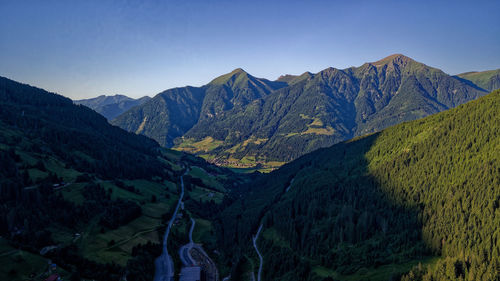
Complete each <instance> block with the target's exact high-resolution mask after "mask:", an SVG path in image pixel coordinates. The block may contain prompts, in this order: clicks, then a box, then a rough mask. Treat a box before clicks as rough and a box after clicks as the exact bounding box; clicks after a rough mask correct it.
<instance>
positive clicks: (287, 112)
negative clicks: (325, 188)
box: [112, 55, 486, 167]
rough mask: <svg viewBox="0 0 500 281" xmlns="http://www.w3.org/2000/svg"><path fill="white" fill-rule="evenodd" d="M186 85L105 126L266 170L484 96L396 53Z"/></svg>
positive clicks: (224, 162) (226, 162)
mask: <svg viewBox="0 0 500 281" xmlns="http://www.w3.org/2000/svg"><path fill="white" fill-rule="evenodd" d="M186 89H188V88H180V89H175V91H173V90H168V91H166V92H164V93H162V94H159V95H158V96H156V97H155V98H154V99H153V100H151V101H149V102H148V103H146V104H144V105H142V106H139V107H137V108H134V109H133V110H131V111H129V112H126V113H124V114H123V115H122V116H119V117H118V118H117V119H115V120H113V121H112V123H113V124H116V125H118V126H120V127H122V128H124V129H126V130H128V131H131V132H136V133H141V134H145V135H147V136H150V137H152V138H153V139H155V140H157V141H159V142H160V144H162V145H166V146H174V148H175V149H178V150H183V151H187V152H190V153H195V154H196V155H199V156H202V157H203V158H205V159H207V160H209V161H211V162H214V163H216V164H220V165H225V166H243V167H246V166H248V167H250V166H255V165H257V164H260V165H264V166H266V165H268V166H274V167H275V166H279V165H281V164H283V163H284V162H286V161H290V160H293V159H296V158H297V157H299V156H301V155H303V154H305V153H307V152H311V151H314V150H316V149H318V148H320V147H326V146H330V145H332V144H334V143H338V142H340V141H343V140H346V139H350V138H352V137H354V136H359V135H363V134H366V133H370V132H375V131H379V130H381V129H383V128H386V127H388V126H391V125H394V124H398V123H401V122H404V121H409V120H414V119H418V118H421V117H424V116H427V115H430V114H434V113H437V112H440V111H443V110H446V109H449V108H452V107H455V106H457V105H459V104H462V103H464V102H467V101H469V100H472V99H475V98H477V97H479V96H482V95H484V94H486V91H485V90H483V89H481V88H479V87H477V86H476V85H474V84H473V83H471V82H469V81H465V80H463V79H461V78H458V77H452V76H449V75H447V74H446V73H444V72H442V71H441V70H439V69H436V68H432V67H429V66H426V65H424V64H422V63H419V62H416V61H414V60H412V59H410V58H408V57H405V56H403V55H393V56H389V57H387V58H385V59H383V60H380V61H377V62H372V63H366V64H364V65H362V66H360V67H351V68H348V69H343V70H340V69H335V68H327V69H325V70H323V71H321V72H319V73H316V74H312V73H309V72H306V73H304V74H302V75H300V76H293V75H287V76H282V77H280V78H279V79H278V80H277V81H274V82H272V81H268V80H265V79H259V78H255V77H253V76H251V75H249V74H248V73H246V72H244V71H243V70H241V69H237V70H235V71H233V72H231V73H229V74H226V75H223V76H221V77H219V78H217V79H215V80H213V81H212V82H211V83H209V84H208V85H206V86H203V87H200V88H193V89H192V91H195V90H196V91H197V92H196V93H197V95H189V97H185V94H183V91H185V90H186ZM164 99H167V100H166V101H164ZM175 110H177V111H175ZM181 116H182V118H180V117H181Z"/></svg>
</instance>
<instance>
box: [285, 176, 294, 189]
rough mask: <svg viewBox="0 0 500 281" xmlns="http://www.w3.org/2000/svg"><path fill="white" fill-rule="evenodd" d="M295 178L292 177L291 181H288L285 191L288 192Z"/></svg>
mask: <svg viewBox="0 0 500 281" xmlns="http://www.w3.org/2000/svg"><path fill="white" fill-rule="evenodd" d="M294 180H295V178H293V179H292V180H291V181H290V184H289V185H288V187H287V188H286V190H285V192H288V190H290V188H292V183H293V181H294Z"/></svg>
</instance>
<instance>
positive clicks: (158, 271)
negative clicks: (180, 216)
mask: <svg viewBox="0 0 500 281" xmlns="http://www.w3.org/2000/svg"><path fill="white" fill-rule="evenodd" d="M187 173H188V171H186V172H185V173H184V175H186V174H187ZM184 175H182V176H181V194H180V196H179V201H178V202H177V206H176V207H175V211H174V214H173V215H172V218H171V219H170V221H169V222H168V226H167V230H166V231H165V235H164V236H163V252H162V254H161V256H159V257H158V258H157V259H156V260H155V278H154V281H172V280H174V262H173V261H172V257H170V255H169V254H168V250H167V241H168V234H169V233H170V228H172V225H173V224H174V221H175V217H176V216H177V211H179V207H180V206H181V203H182V198H183V197H184Z"/></svg>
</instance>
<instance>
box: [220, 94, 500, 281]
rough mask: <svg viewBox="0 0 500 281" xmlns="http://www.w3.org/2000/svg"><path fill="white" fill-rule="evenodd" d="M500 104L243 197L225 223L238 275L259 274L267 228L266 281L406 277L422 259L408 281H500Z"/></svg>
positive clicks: (414, 126) (349, 145) (458, 112)
mask: <svg viewBox="0 0 500 281" xmlns="http://www.w3.org/2000/svg"><path fill="white" fill-rule="evenodd" d="M499 108H500V91H495V92H493V93H491V94H489V95H487V96H485V97H482V98H480V99H478V100H477V101H471V102H469V103H466V104H464V105H461V106H458V107H457V108H455V109H451V110H448V111H445V112H442V113H439V114H435V115H432V116H429V117H426V118H423V119H420V120H416V121H412V122H405V123H402V124H399V125H396V126H393V127H390V128H387V129H385V130H383V131H381V132H379V133H375V134H371V135H368V136H364V137H361V138H357V139H353V140H350V141H347V142H343V143H339V144H336V145H334V146H332V147H329V148H323V149H319V150H318V151H315V152H313V153H310V154H307V155H305V156H303V157H300V158H299V159H297V160H295V161H292V162H290V163H288V164H286V165H284V166H283V167H282V168H280V169H278V170H277V171H274V172H272V173H270V174H268V175H265V176H263V177H262V178H261V179H260V180H258V181H257V182H253V183H252V184H251V186H248V189H247V190H246V191H244V190H243V189H242V190H240V191H241V193H239V194H234V198H237V199H236V201H235V202H234V203H233V204H232V205H231V206H230V207H229V208H227V209H226V210H225V211H224V212H223V214H222V215H221V217H220V220H221V221H220V224H219V226H218V237H219V242H220V243H221V245H223V249H224V252H225V253H226V254H227V255H228V260H231V261H233V276H235V277H236V278H241V279H245V278H246V277H248V275H247V273H248V272H249V271H252V270H253V271H255V270H257V269H256V264H257V261H258V259H257V258H256V254H255V252H254V249H253V248H252V245H251V236H252V235H254V234H255V232H256V231H257V228H258V227H259V225H261V224H262V225H263V230H262V234H261V236H260V237H261V238H259V242H258V244H259V247H260V251H261V252H263V255H264V261H265V262H264V271H263V280H332V279H333V280H389V279H390V278H391V279H390V280H399V279H400V278H401V276H402V274H404V272H407V271H409V270H410V269H411V268H412V266H413V265H416V264H417V263H419V262H420V263H422V265H419V266H416V267H415V268H414V269H412V271H411V272H410V273H409V274H406V275H404V276H403V280H499V278H500V271H499V268H500V237H499V236H500V230H499V225H500V168H499V167H500V133H499V132H500V110H499ZM235 245H238V246H239V247H240V249H241V252H238V251H235V250H234V248H235ZM433 256H434V257H436V256H439V257H440V259H439V260H437V261H436V259H435V258H431V257H433ZM252 264H253V266H252Z"/></svg>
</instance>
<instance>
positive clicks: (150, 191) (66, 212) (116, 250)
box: [0, 78, 239, 280]
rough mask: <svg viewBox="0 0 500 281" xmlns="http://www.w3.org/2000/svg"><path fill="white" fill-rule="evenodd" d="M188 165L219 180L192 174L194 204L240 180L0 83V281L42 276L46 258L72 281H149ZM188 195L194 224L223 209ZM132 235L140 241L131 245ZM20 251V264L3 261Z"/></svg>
mask: <svg viewBox="0 0 500 281" xmlns="http://www.w3.org/2000/svg"><path fill="white" fill-rule="evenodd" d="M189 167H197V169H198V170H201V169H203V171H205V173H207V174H210V175H221V177H217V178H216V177H215V176H212V178H213V179H212V180H211V181H210V183H206V182H203V181H202V180H201V179H200V178H198V177H197V176H194V175H193V176H190V177H189V178H188V179H187V182H188V183H189V184H190V188H191V189H193V190H194V189H196V190H195V191H193V193H195V194H197V195H198V196H200V195H199V194H200V193H201V188H203V190H215V189H216V188H214V187H213V185H216V186H217V187H218V188H219V189H221V190H225V189H224V186H226V185H227V186H228V187H232V186H233V184H235V183H237V182H238V179H239V178H238V177H236V176H235V177H234V178H233V177H232V175H233V174H232V173H231V172H230V171H229V170H226V169H222V168H218V167H216V166H213V165H210V164H208V163H207V162H206V161H205V160H203V159H201V158H196V157H193V156H190V155H186V154H183V153H179V152H172V151H170V150H167V149H164V148H161V147H160V146H159V145H158V143H156V142H155V141H154V140H151V139H149V138H147V137H144V136H140V135H136V134H133V133H128V132H126V131H124V130H122V129H120V128H118V127H115V126H112V125H110V124H109V123H108V122H107V120H106V119H105V118H104V117H102V116H101V115H99V114H97V113H96V112H94V111H93V110H91V109H89V108H87V107H85V106H81V105H74V104H73V102H72V101H71V100H69V99H67V98H64V97H62V96H59V95H56V94H53V93H49V92H46V91H44V90H42V89H38V88H35V87H31V86H28V85H24V84H20V83H17V82H14V81H12V80H8V79H6V78H0V194H1V196H0V247H1V251H2V253H3V254H6V255H3V256H1V257H0V258H2V259H3V260H2V262H5V270H6V271H4V269H2V270H0V276H1V277H0V278H3V277H6V278H7V277H8V278H9V279H11V280H24V279H22V278H21V276H28V275H30V274H35V275H39V274H42V276H43V274H45V273H40V271H41V270H43V269H45V267H46V266H44V265H43V264H47V262H46V259H50V260H52V261H53V262H55V263H56V264H57V265H59V266H60V268H61V271H60V272H63V273H66V275H65V277H66V278H71V280H80V278H85V279H94V280H119V279H120V278H122V277H124V276H128V278H129V280H150V279H151V278H152V276H153V274H154V259H155V258H156V257H157V256H158V255H159V252H161V246H160V244H159V238H158V237H161V235H162V232H163V230H164V223H165V221H166V217H168V216H169V214H170V212H171V206H172V205H173V202H174V201H175V200H176V196H177V193H178V189H177V185H176V183H177V182H178V181H179V177H180V175H181V174H182V173H183V172H184V171H185V169H187V168H189ZM191 182H192V184H191ZM217 192H219V193H220V194H223V193H222V192H221V191H220V190H217ZM207 193H208V192H207ZM201 194H202V195H203V194H204V193H201ZM189 195H190V193H188V194H187V195H186V197H187V199H186V203H187V204H191V205H195V206H199V207H200V208H199V210H200V211H199V212H198V214H199V215H198V217H206V216H208V215H209V214H210V213H213V212H214V211H215V210H217V209H218V208H220V207H218V204H215V203H213V202H209V201H207V202H205V201H201V200H200V199H198V198H197V200H194V199H190V197H188V196H189ZM220 196H223V195H220ZM191 201H193V202H191ZM212 210H213V211H212ZM144 227H147V228H146V230H147V231H145V229H144ZM137 232H139V233H141V232H145V233H146V234H145V235H144V236H140V235H139V236H138V237H137V239H135V238H134V237H135V236H137ZM128 240H131V242H127V241H128ZM125 242H127V243H125ZM96 244H102V245H96ZM122 244H123V245H124V246H121V245H122ZM92 247H94V248H92ZM44 249H45V250H44ZM4 251H5V252H4ZM17 252H19V253H23V254H22V255H21V257H16V255H17V254H13V255H10V254H9V253H17ZM11 256H12V259H13V260H12V259H11V258H10V257H11ZM25 256H26V257H29V258H24V257H25ZM108 256H110V257H111V258H108ZM18 265H19V266H18ZM31 265H33V267H32V268H31V269H29V270H28V268H30V266H31ZM23 266H24V267H26V268H25V269H22V267H23ZM8 268H11V269H8ZM4 274H5V275H4ZM37 280H38V279H37Z"/></svg>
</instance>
